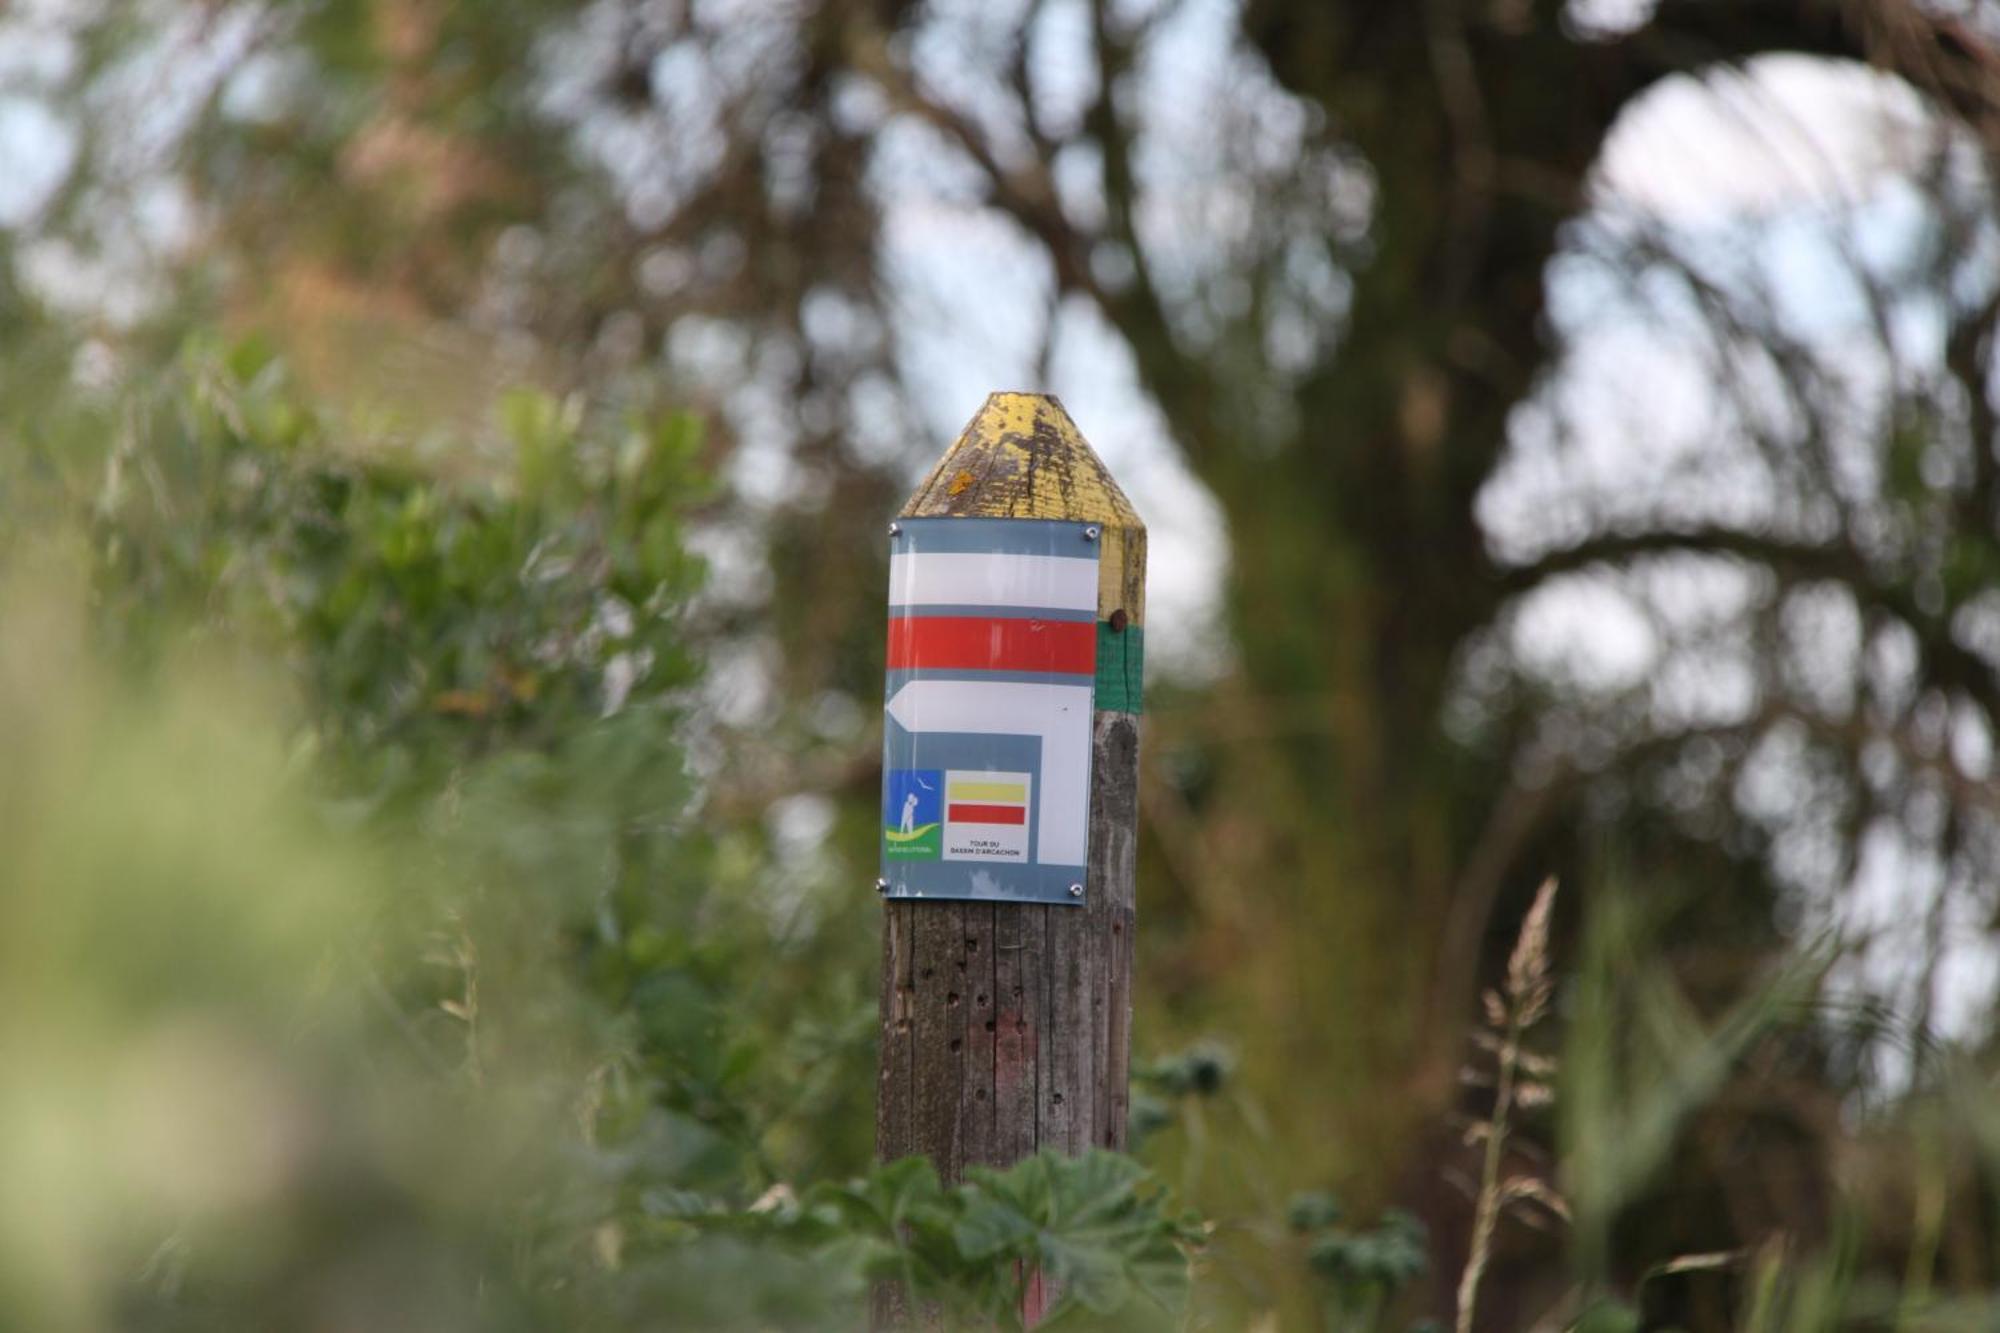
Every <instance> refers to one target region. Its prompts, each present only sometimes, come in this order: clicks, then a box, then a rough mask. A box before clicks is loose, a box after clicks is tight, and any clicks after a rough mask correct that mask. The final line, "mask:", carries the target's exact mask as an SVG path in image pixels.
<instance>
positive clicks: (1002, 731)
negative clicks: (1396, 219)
mask: <svg viewBox="0 0 2000 1333" xmlns="http://www.w3.org/2000/svg"><path fill="white" fill-rule="evenodd" d="M888 540H889V567H890V573H889V611H888V656H887V678H886V681H885V688H884V695H883V703H884V711H883V783H882V833H881V870H880V877H879V878H878V879H877V880H876V888H877V890H878V891H879V892H880V893H881V895H882V897H883V900H884V901H883V930H882V1005H881V1057H880V1064H879V1066H878V1083H877V1096H876V1151H877V1155H878V1156H879V1157H880V1158H881V1159H882V1160H884V1161H892V1160H894V1159H896V1158H900V1157H905V1156H909V1155H912V1154H919V1153H920V1154H922V1155H924V1156H926V1157H928V1158H930V1160H931V1161H932V1162H933V1163H934V1164H935V1165H936V1167H937V1169H938V1174H939V1175H940V1176H941V1177H942V1178H943V1179H945V1180H946V1181H948V1182H949V1181H956V1180H958V1179H959V1178H960V1176H961V1174H962V1172H963V1170H964V1168H965V1167H967V1166H1005V1165H1008V1164H1010V1163H1012V1162H1015V1161H1018V1160H1020V1159H1022V1158H1024V1157H1028V1156H1031V1155H1033V1154H1034V1153H1035V1152H1037V1151H1038V1150H1040V1149H1043V1148H1052V1149H1054V1150H1056V1151H1059V1152H1064V1153H1080V1152H1083V1151H1084V1150H1086V1149H1088V1148H1092V1147H1108V1148H1121V1147H1123V1146H1124V1144H1125V1121H1126V1108H1127V1084H1128V1076H1129V1070H1130V1050H1131V1027H1132V1004H1131V970H1132V923H1133V907H1134V885H1133V877H1134V869H1135V862H1136V845H1137V844H1136V840H1137V823H1138V803H1137V790H1138V760H1139V714H1140V709H1141V686H1142V681H1143V675H1144V671H1143V668H1144V651H1145V649H1144V645H1145V636H1144V629H1143V626H1144V622H1145V571H1146V530H1145V526H1144V524H1142V523H1141V522H1140V521H1139V516H1138V514H1137V513H1136V512H1134V510H1133V509H1132V506H1131V503H1130V502H1129V501H1128V500H1126V498H1125V496H1124V493H1123V492H1121V491H1120V490H1119V489H1118V486H1117V483H1116V482H1114V481H1113V480H1112V479H1111V475H1110V473H1109V472H1107V471H1106V470H1105V467H1104V464H1103V463H1102V462H1101V461H1100V460H1099V459H1098V457H1097V455H1096V454H1095V453H1093V452H1092V451H1091V448H1090V446H1089V445H1088V444H1086V443H1084V440H1083V436H1082V435H1081V434H1080V433H1079V432H1078V430H1077V428H1076V425H1075V423H1073V422H1072V421H1071V420H1070V418H1069V415H1068V414H1067V413H1066V412H1064V411H1063V408H1062V405H1061V404H1060V403H1058V402H1057V401H1056V400H1055V399H1054V398H1052V397H1047V396H1044V395H1039V394H1022V393H999V394H994V395H992V396H991V397H989V398H988V399H987V400H986V403H985V405H984V406H983V407H981V408H980V410H979V413H978V414H977V415H976V416H974V417H973V419H972V421H971V423H970V424H969V425H967V427H966V428H965V431H964V432H963V433H962V434H961V435H960V436H959V438H958V440H957V442H956V443H954V444H953V445H952V447H951V448H950V450H948V451H947V452H946V453H945V455H944V457H943V458H942V459H941V460H939V462H938V464H937V466H936V467H935V468H934V469H932V471H931V474H930V476H929V477H928V478H927V479H926V480H925V481H924V483H923V484H922V485H921V486H919V487H918V488H917V490H916V493H915V494H914V495H912V496H911V497H910V500H909V502H908V503H907V504H906V505H905V506H904V507H903V510H902V512H901V514H899V515H898V516H897V518H896V521H895V522H894V523H892V524H891V525H890V527H889V536H888ZM1051 1294H1052V1293H1048V1292H1046V1291H1045V1290H1044V1288H1043V1287H1042V1285H1041V1284H1040V1282H1039V1281H1036V1282H1031V1283H1030V1284H1029V1296H1028V1298H1027V1302H1026V1306H1025V1308H1024V1310H1023V1314H1024V1315H1025V1316H1026V1317H1027V1318H1028V1319H1029V1320H1030V1321H1032V1320H1033V1319H1035V1318H1038V1317H1039V1316H1040V1314H1041V1313H1042V1309H1043V1306H1044V1304H1045V1301H1046V1299H1047V1298H1048V1297H1049V1296H1050V1295H1051ZM910 1313H911V1312H910V1311H909V1309H908V1307H907V1305H906V1303H905V1301H904V1298H903V1295H902V1293H901V1292H899V1291H897V1290H896V1289H894V1288H891V1287H884V1288H883V1289H881V1290H880V1291H878V1293H877V1296H876V1307H875V1318H876V1323H877V1325H878V1326H890V1325H895V1324H900V1323H902V1322H905V1321H906V1320H907V1319H908V1317H909V1315H910Z"/></svg>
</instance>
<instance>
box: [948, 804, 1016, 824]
mask: <svg viewBox="0 0 2000 1333" xmlns="http://www.w3.org/2000/svg"><path fill="white" fill-rule="evenodd" d="M945 818H947V819H949V820H950V821H951V822H952V823H954V824H1025V823H1027V822H1028V807H1026V806H1024V805H954V806H952V807H951V808H950V810H949V812H947V814H946V815H945Z"/></svg>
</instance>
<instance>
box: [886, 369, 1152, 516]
mask: <svg viewBox="0 0 2000 1333" xmlns="http://www.w3.org/2000/svg"><path fill="white" fill-rule="evenodd" d="M902 517H904V518H944V517H956V518H1060V519H1073V520H1075V521H1076V522H1079V523H1098V524H1104V525H1108V526H1111V527H1120V528H1139V529H1142V530H1143V529H1144V528H1145V526H1146V525H1145V524H1144V523H1142V522H1140V521H1139V514H1138V511H1136V510H1134V509H1133V508H1132V502H1131V501H1130V500H1127V499H1126V498H1125V492H1124V491H1121V490H1119V489H1118V483H1117V482H1115V481H1113V480H1112V479H1111V473H1110V472H1109V471H1108V470H1106V468H1105V466H1104V460H1103V459H1101V458H1099V457H1098V456H1097V453H1096V451H1095V450H1093V449H1092V448H1091V447H1090V446H1089V445H1088V444H1086V443H1085V442H1084V438H1083V432H1082V431H1080V430H1078V429H1077V428H1076V423H1075V422H1074V421H1071V420H1070V419H1069V413H1067V412H1065V411H1063V405H1062V403H1061V402H1059V401H1058V400H1057V399H1056V397H1055V396H1054V395H1053V394H1046V393H994V394H988V395H987V396H986V404H985V406H983V407H981V408H980V409H979V411H978V413H977V414H975V415H974V416H973V418H972V420H971V421H970V422H968V423H967V424H966V427H965V429H964V430H963V431H961V432H959V436H958V441H957V443H955V444H953V445H952V446H951V448H950V449H948V450H946V451H945V456H944V457H943V458H942V459H940V460H939V461H938V465H937V466H936V467H934V468H932V469H931V474H930V476H928V477H926V478H924V482H923V484H922V485H921V486H919V487H917V489H916V492H915V494H913V495H911V496H910V499H909V503H907V504H905V505H904V506H903V513H902Z"/></svg>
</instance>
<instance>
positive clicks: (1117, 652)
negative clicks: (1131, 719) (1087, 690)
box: [1094, 620, 1146, 713]
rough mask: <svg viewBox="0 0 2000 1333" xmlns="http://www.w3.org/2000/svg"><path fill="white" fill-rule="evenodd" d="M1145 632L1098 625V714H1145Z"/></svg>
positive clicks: (1107, 623) (1129, 628) (1099, 623)
mask: <svg viewBox="0 0 2000 1333" xmlns="http://www.w3.org/2000/svg"><path fill="white" fill-rule="evenodd" d="M1145 679H1146V631H1144V630H1143V629H1140V628H1139V627H1138V626H1137V625H1127V626H1126V627H1125V628H1124V629H1122V630H1119V629H1113V628H1111V622H1110V621H1108V620H1100V621H1098V622H1097V700H1096V703H1095V705H1094V706H1095V707H1096V709H1097V711H1098V712H1100V713H1139V712H1144V711H1145V709H1144V706H1143V705H1144V695H1145Z"/></svg>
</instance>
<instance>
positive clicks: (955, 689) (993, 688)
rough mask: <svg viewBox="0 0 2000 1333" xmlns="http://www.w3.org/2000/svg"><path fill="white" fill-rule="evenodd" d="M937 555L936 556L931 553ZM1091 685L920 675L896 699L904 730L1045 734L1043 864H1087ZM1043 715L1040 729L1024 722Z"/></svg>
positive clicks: (1039, 824) (1038, 807)
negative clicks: (1033, 728) (1084, 854)
mask: <svg viewBox="0 0 2000 1333" xmlns="http://www.w3.org/2000/svg"><path fill="white" fill-rule="evenodd" d="M930 558H931V559H935V558H936V557H935V556H933V557H930ZM1090 689H1091V687H1090V686H1088V685H1037V684H1029V683H1025V682H1013V681H973V680H913V681H911V682H909V683H908V684H906V685H905V686H903V688H902V689H900V690H897V691H896V697H895V698H893V699H891V700H890V701H889V716H890V717H893V718H895V719H896V721H897V722H899V723H901V724H902V726H903V728H904V730H906V731H912V732H917V733H919V734H921V733H923V732H927V731H955V732H964V733H971V734H974V735H980V736H1019V735H1039V736H1040V737H1041V738H1042V772H1041V781H1040V782H1038V783H1036V784H1035V785H1036V786H1037V787H1038V788H1039V790H1038V791H1036V792H1035V826H1036V828H1037V830H1038V831H1039V834H1040V838H1041V841H1040V843H1039V844H1038V845H1037V847H1036V849H1035V853H1036V854H1035V859H1036V860H1037V861H1038V862H1039V863H1041V864H1042V865H1055V866H1080V865H1082V864H1083V853H1084V849H1085V848H1086V847H1088V846H1089V844H1090ZM1032 723H1039V724H1040V726H1039V727H1038V728H1036V729H1035V730H1033V731H1028V730H1025V728H1027V727H1029V726H1030V725H1032Z"/></svg>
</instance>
